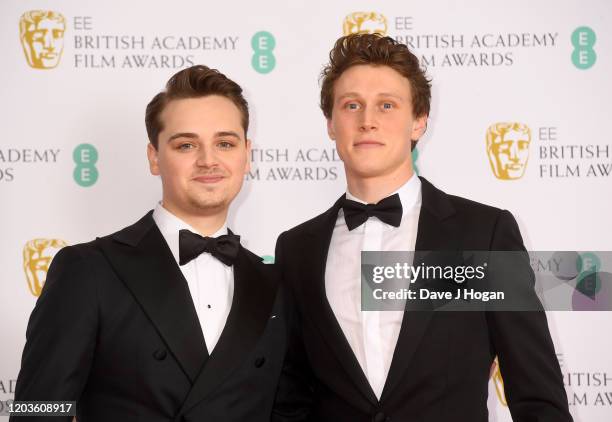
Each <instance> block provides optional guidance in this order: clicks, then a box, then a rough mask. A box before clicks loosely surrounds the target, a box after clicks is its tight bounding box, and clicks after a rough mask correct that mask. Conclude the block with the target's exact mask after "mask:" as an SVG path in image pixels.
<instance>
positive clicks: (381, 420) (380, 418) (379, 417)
mask: <svg viewBox="0 0 612 422" xmlns="http://www.w3.org/2000/svg"><path fill="white" fill-rule="evenodd" d="M389 420H391V418H387V417H386V416H385V414H384V413H383V412H378V413H377V414H376V415H374V417H373V418H372V422H386V421H389Z"/></svg>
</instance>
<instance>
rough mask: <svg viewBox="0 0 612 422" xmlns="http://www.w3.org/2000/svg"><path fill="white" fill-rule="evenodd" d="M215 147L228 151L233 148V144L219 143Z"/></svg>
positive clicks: (227, 142)
mask: <svg viewBox="0 0 612 422" xmlns="http://www.w3.org/2000/svg"><path fill="white" fill-rule="evenodd" d="M217 145H219V147H220V148H223V149H230V148H233V147H234V144H233V143H231V142H229V141H220V142H219V143H218V144H217Z"/></svg>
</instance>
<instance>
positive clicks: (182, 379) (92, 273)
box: [11, 212, 287, 422]
mask: <svg viewBox="0 0 612 422" xmlns="http://www.w3.org/2000/svg"><path fill="white" fill-rule="evenodd" d="M277 279H278V278H277V277H276V276H275V271H274V272H273V268H272V266H268V265H264V264H263V263H262V262H261V259H260V258H259V257H257V256H256V255H254V254H252V253H251V252H249V251H248V250H246V249H244V248H242V247H241V248H240V251H239V254H238V258H237V260H236V262H235V264H234V297H233V302H232V306H231V310H230V313H229V316H228V319H227V323H226V325H225V328H224V330H223V332H222V334H221V337H220V339H219V341H218V343H217V345H216V346H215V348H214V350H213V352H212V354H211V355H210V356H208V351H207V349H206V345H205V342H204V336H203V334H202V330H201V328H200V324H199V321H198V318H197V314H196V310H195V307H194V305H193V301H192V299H191V295H190V293H189V289H188V286H187V282H186V281H185V279H184V277H183V275H182V273H181V271H180V269H179V267H178V265H177V264H176V261H175V260H174V258H173V256H172V254H171V252H170V249H169V248H168V246H167V244H166V242H165V240H164V238H163V236H162V234H161V233H160V231H159V229H158V228H157V225H156V224H155V222H154V220H153V218H152V213H151V212H150V213H148V214H147V215H146V216H145V217H143V218H142V219H141V220H140V221H138V222H137V223H136V224H134V225H132V226H130V227H127V228H125V229H124V230H121V231H119V232H117V233H115V234H113V235H111V236H107V237H103V238H98V239H96V240H95V241H93V242H90V243H87V244H82V245H77V246H72V247H66V248H64V249H62V250H61V251H60V252H59V253H58V254H57V255H56V257H55V259H54V260H53V262H52V265H51V268H50V269H49V273H48V276H47V281H46V284H45V286H44V289H43V292H42V294H41V296H40V298H39V300H38V302H37V303H36V307H35V308H34V311H33V312H32V315H31V317H30V321H29V324H28V329H27V343H26V346H25V349H24V351H23V357H22V366H21V371H20V373H19V377H18V380H17V386H16V392H15V400H76V401H77V419H78V421H79V422H88V421H104V422H109V421H113V422H115V421H143V422H157V421H179V420H180V421H215V422H216V421H269V420H270V414H271V412H272V406H273V402H274V394H275V392H276V388H277V384H278V377H279V375H280V372H281V368H282V362H283V359H284V355H285V344H286V337H287V331H286V326H285V319H284V316H283V311H282V309H281V307H282V306H283V304H282V300H280V299H279V298H277V287H278V282H277ZM71 419H72V418H65V420H71ZM11 420H12V419H11ZM26 420H28V418H24V417H19V418H15V421H17V422H24V421H26ZM32 420H35V421H40V420H44V419H43V418H33V419H32ZM48 420H50V421H57V420H60V419H59V418H49V419H48Z"/></svg>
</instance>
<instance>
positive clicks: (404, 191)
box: [346, 173, 421, 214]
mask: <svg viewBox="0 0 612 422" xmlns="http://www.w3.org/2000/svg"><path fill="white" fill-rule="evenodd" d="M396 193H397V194H398V195H399V197H400V201H401V202H402V214H407V213H408V212H409V211H410V210H411V209H412V208H414V207H415V206H417V205H419V204H420V202H421V179H419V177H418V176H417V175H416V173H412V176H411V177H410V179H408V181H407V182H406V183H404V184H403V185H402V186H400V188H399V189H398V190H396V191H395V192H393V193H391V195H389V196H392V195H395V194H396ZM346 199H350V200H351V201H355V202H359V203H362V204H367V202H365V201H363V200H361V199H359V198H357V197H356V196H355V195H353V194H352V193H350V192H349V190H348V188H347V189H346Z"/></svg>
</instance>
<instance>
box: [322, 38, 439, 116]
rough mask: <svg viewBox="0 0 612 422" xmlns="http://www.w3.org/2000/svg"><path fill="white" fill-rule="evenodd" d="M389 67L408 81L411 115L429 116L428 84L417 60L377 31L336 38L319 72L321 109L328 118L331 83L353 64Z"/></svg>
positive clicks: (429, 89) (403, 45)
mask: <svg viewBox="0 0 612 422" xmlns="http://www.w3.org/2000/svg"><path fill="white" fill-rule="evenodd" d="M367 64H369V65H378V66H389V67H390V68H391V69H393V70H395V71H397V72H398V73H399V74H400V75H402V76H404V77H405V78H406V79H408V81H409V82H410V88H411V91H412V114H413V115H414V117H421V116H423V115H429V107H430V101H431V84H430V82H431V81H430V80H429V79H428V78H427V76H426V75H425V72H424V71H423V70H422V69H421V66H420V65H419V59H418V58H417V57H416V56H415V55H414V54H412V52H411V51H410V50H409V49H408V47H407V46H406V45H405V44H401V43H399V42H397V41H395V40H394V39H393V38H390V37H384V36H382V35H380V34H376V33H374V34H351V35H347V36H344V37H341V38H339V39H338V41H336V44H335V45H334V48H332V50H331V51H330V53H329V63H328V64H327V65H326V66H325V67H324V68H323V71H322V72H321V81H322V83H321V110H323V114H324V115H325V117H326V118H328V119H330V118H331V115H332V109H333V107H334V83H335V82H336V81H337V80H338V78H339V77H340V76H341V75H342V73H344V71H346V70H347V69H348V68H350V67H352V66H356V65H367Z"/></svg>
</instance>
